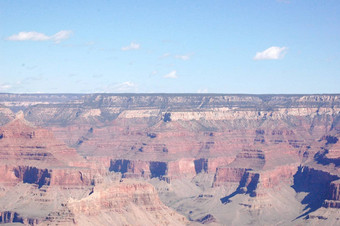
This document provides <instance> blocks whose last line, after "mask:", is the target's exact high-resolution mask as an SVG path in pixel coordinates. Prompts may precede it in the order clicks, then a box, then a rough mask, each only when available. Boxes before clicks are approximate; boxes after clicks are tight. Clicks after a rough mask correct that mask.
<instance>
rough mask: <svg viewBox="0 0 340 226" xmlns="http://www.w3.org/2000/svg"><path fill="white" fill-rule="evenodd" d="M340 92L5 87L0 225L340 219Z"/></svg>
mask: <svg viewBox="0 0 340 226" xmlns="http://www.w3.org/2000/svg"><path fill="white" fill-rule="evenodd" d="M339 138H340V95H222V94H221V95H219V94H202V95H201V94H87V95H80V94H79V95H73V94H0V223H11V224H12V223H16V224H26V225H56V224H59V225H201V224H210V225H248V224H249V225H304V224H308V225H310V224H311V225H320V224H329V225H339V224H340V141H339Z"/></svg>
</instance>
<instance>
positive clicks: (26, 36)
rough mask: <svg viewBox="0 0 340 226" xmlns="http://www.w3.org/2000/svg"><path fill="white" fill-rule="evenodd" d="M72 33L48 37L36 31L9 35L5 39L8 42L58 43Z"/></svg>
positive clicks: (66, 32) (66, 31) (63, 32)
mask: <svg viewBox="0 0 340 226" xmlns="http://www.w3.org/2000/svg"><path fill="white" fill-rule="evenodd" d="M72 33H73V32H72V31H69V30H62V31H59V32H57V33H55V34H54V35H51V36H48V35H46V34H44V33H39V32H36V31H28V32H27V31H22V32H19V33H18V34H14V35H11V36H9V37H8V38H7V40H9V41H54V42H55V43H60V42H61V41H62V40H65V39H68V38H69V37H70V36H71V34H72Z"/></svg>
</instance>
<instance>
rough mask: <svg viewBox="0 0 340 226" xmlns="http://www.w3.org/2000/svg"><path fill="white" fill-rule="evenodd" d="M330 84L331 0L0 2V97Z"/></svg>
mask: <svg viewBox="0 0 340 226" xmlns="http://www.w3.org/2000/svg"><path fill="white" fill-rule="evenodd" d="M80 2H81V3H80ZM339 84H340V1H338V0H326V1H320V0H249V1H246V0H242V1H241V0H233V1H226V0H222V1H214V0H195V1H185V0H182V1H179V0H163V1H159V0H158V1H149V0H144V1H130V0H125V1H108V0H106V1H99V0H97V1H70V0H67V1H66V0H65V1H64V0H59V1H45V0H42V1H39V0H34V1H33V0H32V1H27V0H26V1H19V0H16V1H13V0H1V1H0V92H13V93H26V92H29V93H37V92H44V93H92V92H110V93H117V92H119V93H121V92H138V93H154V92H156V93H160V92H161V93H198V92H209V93H254V94H262V93H268V94H270V93H277V94H281V93H282V94H284V93H302V94H303V93H340V85H339Z"/></svg>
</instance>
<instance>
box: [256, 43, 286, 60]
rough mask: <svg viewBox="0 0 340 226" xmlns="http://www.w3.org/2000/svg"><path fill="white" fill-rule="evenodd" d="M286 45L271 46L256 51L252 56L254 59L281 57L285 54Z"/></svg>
mask: <svg viewBox="0 0 340 226" xmlns="http://www.w3.org/2000/svg"><path fill="white" fill-rule="evenodd" d="M286 50H287V47H285V46H283V47H278V46H272V47H269V48H268V49H266V50H264V51H262V52H257V53H256V55H255V56H254V60H278V59H282V58H283V57H284V56H285V55H286V52H287V51H286Z"/></svg>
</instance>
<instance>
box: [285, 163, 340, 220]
mask: <svg viewBox="0 0 340 226" xmlns="http://www.w3.org/2000/svg"><path fill="white" fill-rule="evenodd" d="M336 179H337V177H336V176H332V175H329V174H327V173H325V172H322V171H318V170H314V169H308V168H307V170H306V169H304V167H302V166H300V167H299V168H298V171H297V172H296V174H295V175H294V185H293V186H292V188H293V189H294V190H295V192H297V193H298V192H307V193H308V194H307V195H306V197H305V198H304V199H303V200H302V201H301V203H302V204H304V205H306V207H305V208H304V211H306V212H304V213H303V214H301V215H300V216H298V217H297V218H296V219H299V218H302V217H306V218H307V217H308V214H310V213H312V212H314V211H315V210H317V209H319V208H320V207H322V205H323V203H324V201H325V200H326V199H327V197H328V188H329V186H330V183H331V181H333V180H336ZM296 219H294V220H296Z"/></svg>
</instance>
